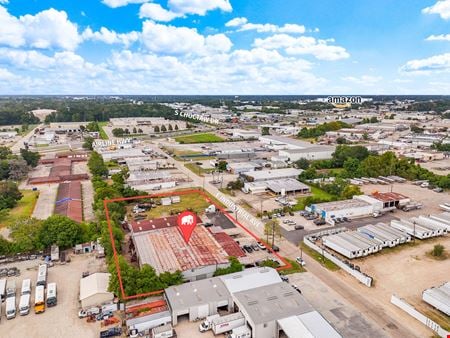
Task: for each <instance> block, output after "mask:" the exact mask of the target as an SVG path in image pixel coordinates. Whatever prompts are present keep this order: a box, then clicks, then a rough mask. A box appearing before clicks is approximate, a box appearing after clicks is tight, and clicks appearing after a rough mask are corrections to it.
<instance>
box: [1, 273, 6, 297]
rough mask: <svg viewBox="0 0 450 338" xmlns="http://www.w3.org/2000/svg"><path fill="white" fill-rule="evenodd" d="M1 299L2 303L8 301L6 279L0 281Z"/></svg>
mask: <svg viewBox="0 0 450 338" xmlns="http://www.w3.org/2000/svg"><path fill="white" fill-rule="evenodd" d="M0 298H1V299H2V302H4V301H5V299H6V279H5V278H3V279H0Z"/></svg>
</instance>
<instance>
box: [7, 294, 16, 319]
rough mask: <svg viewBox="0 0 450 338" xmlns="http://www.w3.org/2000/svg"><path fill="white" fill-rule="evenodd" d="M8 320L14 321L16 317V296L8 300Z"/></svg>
mask: <svg viewBox="0 0 450 338" xmlns="http://www.w3.org/2000/svg"><path fill="white" fill-rule="evenodd" d="M5 310H6V311H5V312H6V319H13V318H15V317H16V296H15V295H14V296H10V297H7V298H6V307H5Z"/></svg>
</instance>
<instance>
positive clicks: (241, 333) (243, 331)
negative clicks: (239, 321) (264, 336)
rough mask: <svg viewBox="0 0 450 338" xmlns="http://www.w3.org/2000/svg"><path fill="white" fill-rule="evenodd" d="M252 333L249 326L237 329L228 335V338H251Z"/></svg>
mask: <svg viewBox="0 0 450 338" xmlns="http://www.w3.org/2000/svg"><path fill="white" fill-rule="evenodd" d="M251 337H252V331H250V329H249V328H248V326H247V325H244V326H240V327H237V328H235V329H233V330H232V331H231V333H229V334H228V336H227V338H251Z"/></svg>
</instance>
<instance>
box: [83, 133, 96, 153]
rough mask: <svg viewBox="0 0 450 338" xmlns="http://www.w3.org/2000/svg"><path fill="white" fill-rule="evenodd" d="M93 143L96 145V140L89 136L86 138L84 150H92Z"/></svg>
mask: <svg viewBox="0 0 450 338" xmlns="http://www.w3.org/2000/svg"><path fill="white" fill-rule="evenodd" d="M92 143H94V138H93V137H91V136H87V137H85V138H84V142H83V149H88V150H92V149H93V148H92Z"/></svg>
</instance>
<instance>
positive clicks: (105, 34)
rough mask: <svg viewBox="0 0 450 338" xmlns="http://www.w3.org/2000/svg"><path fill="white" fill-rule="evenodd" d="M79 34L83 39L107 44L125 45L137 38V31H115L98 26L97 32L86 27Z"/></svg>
mask: <svg viewBox="0 0 450 338" xmlns="http://www.w3.org/2000/svg"><path fill="white" fill-rule="evenodd" d="M81 36H82V38H83V40H92V41H101V42H104V43H106V44H109V45H112V44H123V45H124V46H126V47H128V46H130V45H131V44H132V43H134V42H136V41H138V40H139V33H138V32H134V31H132V32H128V33H117V32H115V31H112V30H109V29H108V28H106V27H102V28H100V30H99V31H97V32H94V31H93V30H92V29H91V28H90V27H88V28H86V29H85V30H84V31H83V33H82V35H81Z"/></svg>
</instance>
